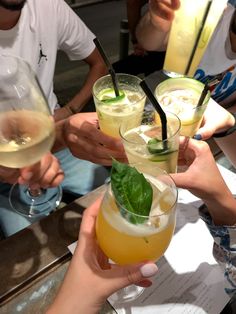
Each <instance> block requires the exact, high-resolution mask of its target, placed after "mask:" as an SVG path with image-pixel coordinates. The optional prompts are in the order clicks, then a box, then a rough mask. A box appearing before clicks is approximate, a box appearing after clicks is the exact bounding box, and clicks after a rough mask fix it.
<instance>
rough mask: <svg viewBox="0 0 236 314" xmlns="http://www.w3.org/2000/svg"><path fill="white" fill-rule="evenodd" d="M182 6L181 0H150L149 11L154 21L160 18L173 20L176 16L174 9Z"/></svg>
mask: <svg viewBox="0 0 236 314" xmlns="http://www.w3.org/2000/svg"><path fill="white" fill-rule="evenodd" d="M179 7H180V0H150V1H149V12H150V16H151V19H152V21H155V20H156V22H158V24H159V19H162V20H165V21H168V22H171V21H172V20H173V18H174V11H176V10H178V8H179Z"/></svg>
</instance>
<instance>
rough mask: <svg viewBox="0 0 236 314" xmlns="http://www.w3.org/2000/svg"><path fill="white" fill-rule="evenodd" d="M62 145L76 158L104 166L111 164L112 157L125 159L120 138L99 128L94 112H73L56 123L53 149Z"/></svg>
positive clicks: (55, 149) (56, 149) (60, 147)
mask: <svg viewBox="0 0 236 314" xmlns="http://www.w3.org/2000/svg"><path fill="white" fill-rule="evenodd" d="M64 147H68V148H69V149H70V151H71V153H72V154H73V155H74V156H75V157H77V158H80V159H85V160H89V161H91V162H94V163H97V164H101V165H105V166H110V165H111V163H112V157H113V158H115V159H117V160H119V161H126V160H127V158H126V155H125V152H124V147H123V145H122V142H121V140H120V139H116V138H114V137H111V136H108V135H105V134H104V133H102V132H101V131H100V130H99V128H98V118H97V114H96V112H89V113H78V114H74V115H72V116H71V117H69V118H67V119H64V120H62V121H58V122H57V123H56V141H55V144H54V147H53V151H54V152H55V151H58V150H60V149H62V148H64Z"/></svg>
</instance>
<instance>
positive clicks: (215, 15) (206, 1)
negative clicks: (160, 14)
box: [163, 0, 227, 77]
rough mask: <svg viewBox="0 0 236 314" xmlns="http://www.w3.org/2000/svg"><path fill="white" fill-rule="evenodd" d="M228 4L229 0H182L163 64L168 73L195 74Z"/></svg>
mask: <svg viewBox="0 0 236 314" xmlns="http://www.w3.org/2000/svg"><path fill="white" fill-rule="evenodd" d="M226 3H227V0H197V1H192V0H181V6H180V8H179V9H178V10H177V11H176V12H175V18H174V20H173V22H172V25H171V30H170V36H169V39H168V45H167V50H166V56H165V61H164V66H163V68H164V72H165V73H166V74H167V75H168V76H171V77H175V76H177V75H186V76H190V77H192V76H193V75H194V73H195V71H196V69H197V67H198V65H199V63H200V61H201V59H202V56H203V54H204V52H205V50H206V48H207V45H208V43H209V41H210V39H211V36H212V34H213V32H214V30H215V27H216V26H217V23H218V21H219V19H220V17H221V14H222V12H223V10H224V8H225V6H226Z"/></svg>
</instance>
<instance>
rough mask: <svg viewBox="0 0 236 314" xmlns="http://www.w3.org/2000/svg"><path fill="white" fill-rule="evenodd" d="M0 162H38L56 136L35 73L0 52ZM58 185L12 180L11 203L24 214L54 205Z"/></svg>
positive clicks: (16, 164)
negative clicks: (35, 186) (36, 186)
mask: <svg viewBox="0 0 236 314" xmlns="http://www.w3.org/2000/svg"><path fill="white" fill-rule="evenodd" d="M0 64H1V68H0V165H1V166H4V167H9V168H23V167H26V166H29V165H32V164H34V163H36V162H38V161H39V160H40V159H41V157H42V156H43V155H44V154H45V153H47V152H49V151H50V149H51V147H52V145H53V143H54V139H55V126H54V121H53V117H52V115H51V113H50V109H49V106H48V103H47V101H46V98H45V96H44V94H43V92H42V89H41V87H40V85H39V83H38V81H37V78H36V76H35V73H34V72H33V70H32V69H31V67H30V66H29V64H28V63H27V62H25V61H24V60H23V59H20V58H17V57H14V56H9V55H0ZM61 196H62V190H61V187H56V188H49V189H36V190H32V189H30V188H29V187H28V186H24V185H18V184H15V185H13V186H12V188H11V190H10V194H9V201H10V204H11V207H12V208H13V209H14V210H15V211H16V212H18V213H20V214H21V215H24V216H26V217H35V216H41V215H45V214H47V213H49V212H50V211H52V210H53V209H55V208H56V207H57V205H58V204H59V203H60V200H61Z"/></svg>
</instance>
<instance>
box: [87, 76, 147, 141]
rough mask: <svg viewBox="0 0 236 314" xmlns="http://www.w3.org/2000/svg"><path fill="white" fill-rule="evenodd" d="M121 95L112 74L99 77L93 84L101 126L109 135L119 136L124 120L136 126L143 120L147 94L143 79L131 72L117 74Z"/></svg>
mask: <svg viewBox="0 0 236 314" xmlns="http://www.w3.org/2000/svg"><path fill="white" fill-rule="evenodd" d="M117 81H118V85H119V89H120V96H118V97H116V95H115V91H114V89H113V83H112V79H111V76H110V75H106V76H103V77H101V78H99V79H98V80H97V81H96V82H95V84H94V86H93V98H94V103H95V106H96V111H97V114H98V120H99V126H100V129H101V130H102V132H104V133H105V134H107V135H110V136H113V137H115V138H119V137H120V136H119V128H120V124H121V122H123V121H129V123H130V124H131V125H132V126H133V127H135V126H138V125H139V124H140V122H141V118H142V114H143V109H144V105H145V100H146V95H145V93H144V92H143V90H142V88H141V87H140V85H139V84H140V82H141V79H140V78H139V77H137V76H133V75H129V74H122V73H118V74H117Z"/></svg>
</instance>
